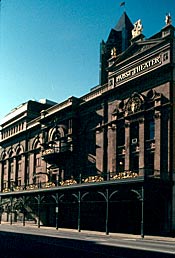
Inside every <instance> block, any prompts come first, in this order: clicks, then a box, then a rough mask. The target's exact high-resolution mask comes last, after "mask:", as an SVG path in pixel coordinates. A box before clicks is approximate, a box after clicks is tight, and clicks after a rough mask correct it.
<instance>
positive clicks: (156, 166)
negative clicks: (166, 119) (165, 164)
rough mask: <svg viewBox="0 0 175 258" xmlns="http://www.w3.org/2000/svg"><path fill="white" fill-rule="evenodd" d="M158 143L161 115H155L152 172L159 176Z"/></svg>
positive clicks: (159, 141)
mask: <svg viewBox="0 0 175 258" xmlns="http://www.w3.org/2000/svg"><path fill="white" fill-rule="evenodd" d="M160 143H161V113H160V112H159V111H157V112H156V113H155V156H154V170H155V173H156V174H160V168H161V166H160V155H161V153H160Z"/></svg>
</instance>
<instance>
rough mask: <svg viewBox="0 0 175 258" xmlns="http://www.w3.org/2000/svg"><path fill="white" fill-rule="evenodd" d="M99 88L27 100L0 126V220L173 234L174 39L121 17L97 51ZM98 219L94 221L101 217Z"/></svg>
mask: <svg viewBox="0 0 175 258" xmlns="http://www.w3.org/2000/svg"><path fill="white" fill-rule="evenodd" d="M100 51H101V52H100V56H101V58H100V62H101V70H100V85H98V86H97V87H95V88H93V89H91V91H90V92H89V93H88V94H86V95H85V96H82V97H80V98H76V97H71V98H69V99H67V100H65V101H64V102H62V103H60V104H55V103H51V102H49V101H45V102H44V103H41V102H35V101H29V102H27V103H24V104H23V105H21V106H20V107H18V108H16V109H15V110H14V111H12V112H11V113H10V114H8V115H7V116H6V117H5V118H4V120H3V122H2V124H1V142H0V144H1V150H0V151H1V154H0V157H1V159H0V179H1V194H0V196H1V218H2V219H3V220H9V221H10V223H13V221H17V220H19V219H20V218H22V220H23V223H24V224H25V221H27V220H29V219H30V220H31V219H32V220H33V221H35V222H36V223H38V226H40V225H41V224H44V225H52V226H54V225H55V226H56V228H58V227H70V228H77V229H78V230H79V231H80V230H81V229H92V230H101V231H105V232H106V233H109V232H112V231H113V232H127V233H139V232H140V233H141V235H142V236H144V234H145V233H146V234H148V233H149V234H173V232H175V188H174V184H173V183H174V180H175V161H174V156H175V144H174V139H175V128H174V127H175V124H174V121H175V118H174V116H175V112H174V96H175V90H174V88H175V68H174V64H175V38H174V27H173V26H172V25H171V17H170V16H167V17H166V24H165V27H164V28H162V29H161V31H160V32H158V33H156V34H155V35H153V36H152V37H150V38H149V39H146V38H145V37H144V35H143V34H142V24H141V21H140V20H139V21H137V22H136V23H135V24H134V26H133V25H132V23H131V22H130V20H129V18H128V16H127V14H126V13H125V12H124V14H123V15H122V17H121V18H120V20H119V22H118V24H117V25H116V26H115V28H114V29H112V30H111V32H110V34H109V37H108V39H107V41H106V42H104V41H103V42H102V43H101V50H100ZM99 211H100V213H99Z"/></svg>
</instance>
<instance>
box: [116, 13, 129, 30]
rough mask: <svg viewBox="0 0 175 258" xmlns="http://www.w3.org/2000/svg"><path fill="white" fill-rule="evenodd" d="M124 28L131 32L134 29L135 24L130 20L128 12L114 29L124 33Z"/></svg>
mask: <svg viewBox="0 0 175 258" xmlns="http://www.w3.org/2000/svg"><path fill="white" fill-rule="evenodd" d="M124 28H127V30H128V31H131V30H132V29H133V24H132V22H131V21H130V19H129V18H128V15H127V14H126V12H124V13H123V14H122V16H121V17H120V19H119V21H118V22H117V24H116V26H115V27H114V30H116V31H122V30H123V29H124Z"/></svg>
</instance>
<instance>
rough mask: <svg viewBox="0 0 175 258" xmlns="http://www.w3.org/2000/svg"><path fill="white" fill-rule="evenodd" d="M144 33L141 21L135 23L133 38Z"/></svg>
mask: <svg viewBox="0 0 175 258" xmlns="http://www.w3.org/2000/svg"><path fill="white" fill-rule="evenodd" d="M142 31H143V26H142V21H141V20H140V19H139V20H138V21H136V22H135V23H134V29H133V30H132V38H135V37H137V36H138V35H140V34H141V33H142Z"/></svg>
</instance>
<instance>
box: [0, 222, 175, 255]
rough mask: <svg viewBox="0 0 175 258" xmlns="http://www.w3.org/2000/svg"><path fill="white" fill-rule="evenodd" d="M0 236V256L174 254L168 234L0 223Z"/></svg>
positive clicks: (173, 246)
mask: <svg viewBox="0 0 175 258" xmlns="http://www.w3.org/2000/svg"><path fill="white" fill-rule="evenodd" d="M0 236H1V237H0V251H1V254H2V253H3V252H4V253H3V256H1V255H0V257H2V258H16V257H18V258H26V257H31V258H34V257H37V258H39V257H42V258H44V257H46V258H47V257H49V258H51V257H54V258H57V257H59V258H60V257H69V258H70V257H83V258H86V257H91V258H92V257H98V258H105V257H108V258H110V257H111V258H112V257H116V258H128V257H129V258H137V257H139V258H140V257H142V258H151V257H154V258H157V257H159V258H166V257H167V258H168V257H175V238H170V237H160V236H145V237H144V239H143V238H141V236H138V235H131V234H118V233H110V234H109V235H106V234H105V233H104V232H94V231H85V230H83V231H81V232H78V231H77V230H73V229H58V230H56V229H55V228H51V227H43V226H41V227H40V228H37V225H34V224H26V226H22V225H21V224H19V223H17V224H13V225H9V223H8V224H7V223H3V224H1V225H0ZM10 243H11V244H10ZM27 243H30V244H27ZM18 250H20V253H17V251H18ZM8 253H9V254H8ZM15 255H18V256H15ZM20 255H21V256H20ZM27 255H29V256H27Z"/></svg>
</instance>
